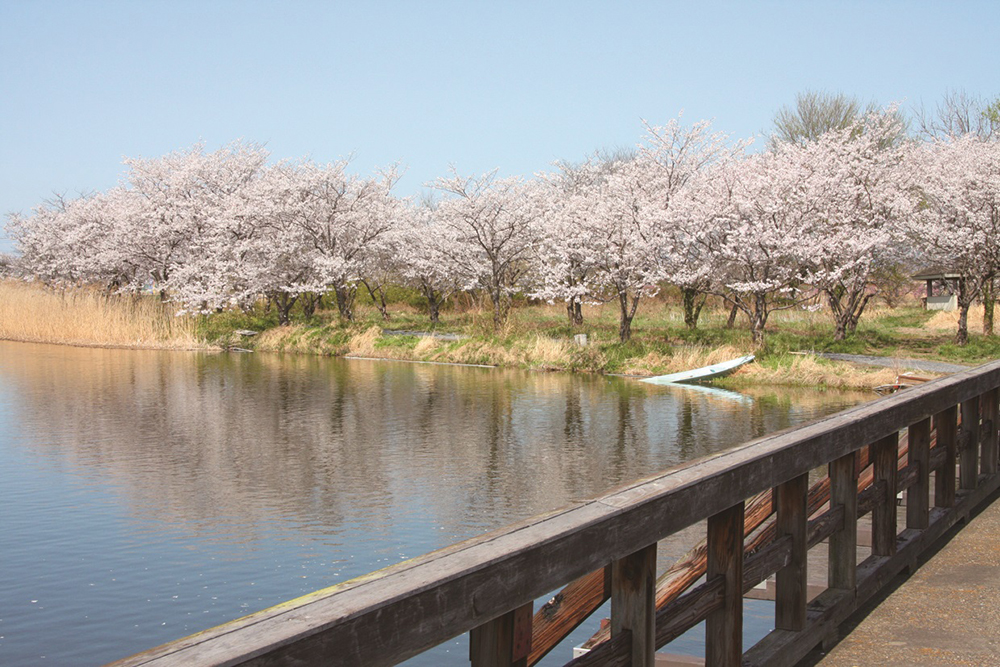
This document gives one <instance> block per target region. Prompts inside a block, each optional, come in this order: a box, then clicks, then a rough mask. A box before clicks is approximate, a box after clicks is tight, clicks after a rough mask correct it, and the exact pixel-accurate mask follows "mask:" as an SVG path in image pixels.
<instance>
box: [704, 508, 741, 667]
mask: <svg viewBox="0 0 1000 667" xmlns="http://www.w3.org/2000/svg"><path fill="white" fill-rule="evenodd" d="M707 574H708V578H709V579H712V578H713V577H722V579H723V582H724V589H723V601H722V605H721V607H720V608H719V609H716V610H715V611H713V612H712V613H711V614H709V615H708V617H707V618H706V619H705V663H706V664H709V665H713V666H715V667H739V664H740V658H741V656H742V655H743V503H737V504H736V505H733V506H732V507H730V508H728V509H725V510H723V511H721V512H719V513H718V514H714V515H712V516H710V517H709V518H708V573H707Z"/></svg>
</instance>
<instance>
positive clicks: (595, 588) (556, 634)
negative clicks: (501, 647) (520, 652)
mask: <svg viewBox="0 0 1000 667" xmlns="http://www.w3.org/2000/svg"><path fill="white" fill-rule="evenodd" d="M610 597H611V566H610V565H609V566H608V567H604V568H601V569H600V570H597V571H595V572H591V573H590V574H587V575H584V576H582V577H580V578H579V579H577V580H576V581H574V582H573V583H571V584H569V585H568V586H566V588H564V589H563V590H562V591H560V592H559V593H557V594H556V595H555V596H553V597H552V599H551V600H549V601H548V602H546V603H545V604H543V605H542V606H541V607H539V609H538V611H537V612H536V613H535V617H534V619H533V620H532V637H531V653H530V654H529V655H528V665H529V667H530V666H531V665H534V664H536V663H537V662H538V661H539V660H541V659H542V658H544V657H545V656H546V655H548V653H549V651H551V650H552V649H554V648H555V647H556V646H557V645H558V644H559V642H561V641H562V640H563V639H565V638H566V636H567V635H569V633H571V632H572V631H573V630H575V629H576V628H577V627H578V626H579V625H580V624H581V623H583V622H584V621H585V620H587V618H588V617H589V616H590V615H591V614H593V613H594V612H595V611H597V609H598V608H599V607H600V606H601V605H602V604H604V603H605V602H606V601H607V600H608V598H610Z"/></svg>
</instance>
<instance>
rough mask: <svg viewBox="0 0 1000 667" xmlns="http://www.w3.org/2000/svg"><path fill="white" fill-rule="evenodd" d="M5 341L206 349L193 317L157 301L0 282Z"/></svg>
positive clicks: (1, 330)
mask: <svg viewBox="0 0 1000 667" xmlns="http://www.w3.org/2000/svg"><path fill="white" fill-rule="evenodd" d="M0 340H14V341H22V342H28V343H61V344H67V345H94V346H101V347H123V348H147V349H148V348H157V349H189V348H199V347H205V343H204V342H203V339H202V338H200V337H199V335H198V333H197V323H196V322H195V321H194V320H193V319H192V318H182V317H174V316H173V315H172V314H171V311H170V310H169V309H167V308H164V306H163V305H162V304H161V303H160V302H159V299H157V298H156V297H151V296H150V297H130V296H116V295H112V296H106V295H104V294H102V293H101V292H99V291H96V290H92V289H72V290H65V291H54V290H50V289H46V288H44V287H41V286H39V285H35V284H29V283H23V282H17V281H10V280H7V281H0Z"/></svg>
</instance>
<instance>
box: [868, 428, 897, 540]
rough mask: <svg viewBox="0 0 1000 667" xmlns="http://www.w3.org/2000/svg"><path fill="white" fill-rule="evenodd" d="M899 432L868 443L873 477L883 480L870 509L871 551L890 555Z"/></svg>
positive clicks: (893, 523)
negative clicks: (882, 489) (883, 492)
mask: <svg viewBox="0 0 1000 667" xmlns="http://www.w3.org/2000/svg"><path fill="white" fill-rule="evenodd" d="M898 446H899V435H898V434H897V433H892V434H890V435H887V436H885V437H883V438H882V439H880V440H879V441H878V442H874V443H872V444H871V446H870V447H871V456H872V465H873V468H874V470H873V475H874V481H876V482H882V483H884V484H885V495H884V496H883V497H882V498H879V499H877V500H876V503H875V507H874V508H873V509H872V553H873V554H876V555H878V556H891V555H892V554H894V553H896V468H897V466H898V464H899V461H898V458H897V454H896V448H897V447H898Z"/></svg>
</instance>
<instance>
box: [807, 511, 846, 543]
mask: <svg viewBox="0 0 1000 667" xmlns="http://www.w3.org/2000/svg"><path fill="white" fill-rule="evenodd" d="M843 527H844V508H843V506H841V505H838V506H837V507H834V508H833V509H831V510H827V511H826V512H823V513H822V514H820V515H819V516H817V517H814V518H812V519H809V530H808V531H807V532H806V543H807V544H808V545H809V548H810V549H812V548H813V547H814V546H816V545H817V544H819V543H820V542H822V541H823V540H825V539H827V538H828V537H830V536H831V535H833V534H834V533H835V532H837V531H838V530H842V529H843Z"/></svg>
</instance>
